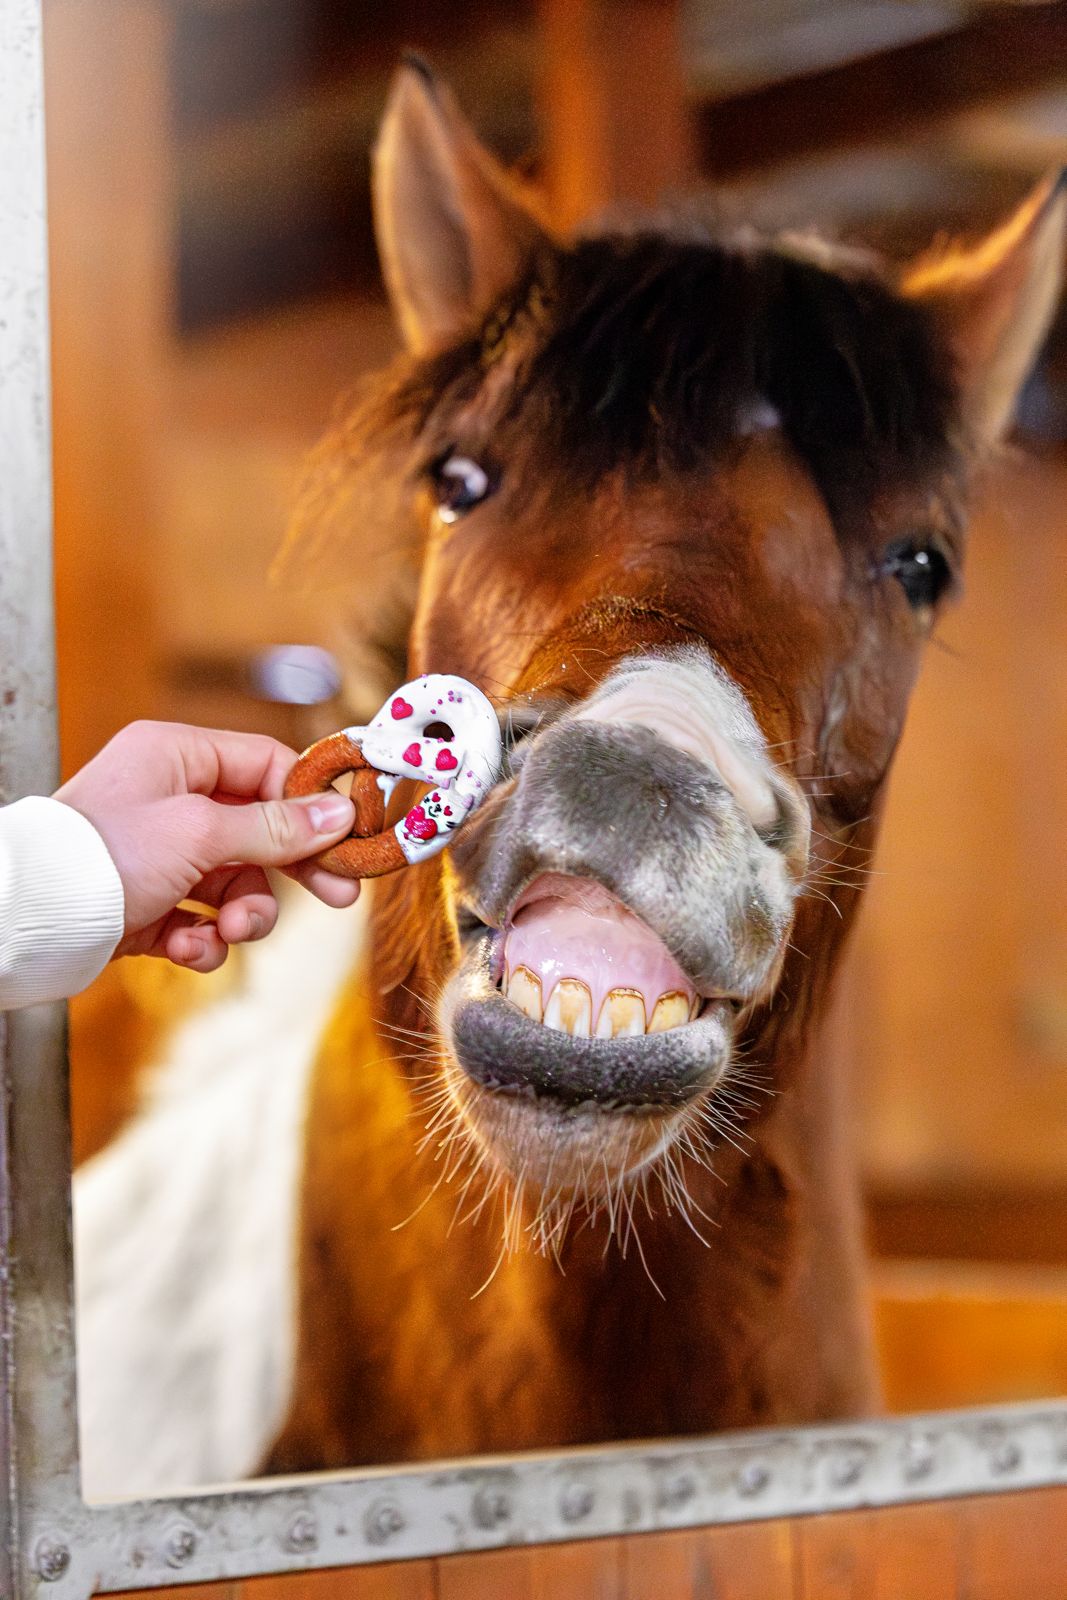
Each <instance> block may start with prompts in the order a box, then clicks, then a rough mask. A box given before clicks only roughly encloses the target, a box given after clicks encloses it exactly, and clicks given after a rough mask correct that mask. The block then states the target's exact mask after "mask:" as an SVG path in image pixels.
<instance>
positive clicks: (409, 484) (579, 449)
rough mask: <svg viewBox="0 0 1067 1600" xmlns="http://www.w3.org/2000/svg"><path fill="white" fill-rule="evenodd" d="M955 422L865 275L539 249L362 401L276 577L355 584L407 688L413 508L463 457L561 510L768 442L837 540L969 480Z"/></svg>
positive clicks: (703, 240)
mask: <svg viewBox="0 0 1067 1600" xmlns="http://www.w3.org/2000/svg"><path fill="white" fill-rule="evenodd" d="M958 412H959V399H958V394H957V389H956V384H955V380H954V375H953V367H952V360H951V357H950V354H949V352H948V350H947V348H946V346H945V344H944V342H943V340H942V338H941V336H940V334H939V330H938V327H937V325H936V323H935V321H934V319H933V317H932V316H931V314H930V312H929V310H928V309H927V308H926V307H925V306H924V305H921V304H919V303H917V302H915V301H912V300H908V299H905V298H903V297H902V296H901V295H900V294H898V293H897V292H895V290H894V289H893V287H892V285H891V283H890V281H889V278H888V276H887V275H886V274H885V273H884V272H883V270H882V269H881V267H880V266H879V264H878V263H877V261H876V260H875V259H874V258H873V257H867V256H866V255H863V254H861V253H859V252H856V251H848V250H842V249H839V248H837V247H833V246H830V245H828V244H826V243H825V241H822V240H814V239H810V238H809V239H797V238H795V237H785V236H783V237H782V238H780V239H777V240H774V239H771V240H761V239H759V238H757V237H756V236H754V235H751V234H743V235H736V236H733V237H730V238H718V237H716V236H714V235H713V234H711V233H707V234H703V235H702V234H700V233H698V232H697V231H695V230H694V229H693V228H692V227H687V228H686V229H684V230H679V231H677V232H671V231H669V230H665V229H658V230H656V231H644V232H642V231H634V232H621V231H617V232H611V233H605V234H601V235H594V236H590V237H586V238H581V239H579V240H577V241H576V242H575V243H573V244H571V245H569V246H549V245H546V246H544V247H542V248H541V249H540V250H539V251H538V252H537V253H536V254H535V255H534V256H533V257H532V258H531V259H530V261H529V262H528V264H527V268H526V270H525V272H524V273H523V275H522V276H521V277H520V279H519V280H518V281H517V282H516V283H514V284H513V285H512V286H511V288H510V289H509V290H508V291H507V293H506V294H505V295H504V296H503V297H501V298H500V299H499V300H498V301H497V302H496V303H495V304H494V305H493V306H492V307H491V308H490V309H489V310H488V312H487V313H486V314H485V315H484V317H483V318H482V320H481V321H480V323H479V324H478V325H477V326H476V327H474V328H473V329H472V330H471V331H470V332H469V333H468V334H467V336H465V337H463V338H461V339H459V340H458V341H457V342H455V343H453V344H451V345H449V346H448V347H446V348H445V349H443V350H440V351H437V352H435V353H433V354H430V355H428V356H422V357H414V356H404V357H401V358H400V359H399V360H398V362H397V363H396V365H395V366H394V368H393V369H392V370H391V371H388V372H386V373H384V374H382V373H378V374H373V375H371V376H370V377H369V378H368V379H367V380H366V381H365V383H364V386H363V389H362V392H361V394H360V395H359V397H358V398H357V401H356V403H355V404H354V405H353V404H349V407H348V409H347V412H344V413H342V416H341V420H340V421H339V422H338V423H337V425H336V426H335V427H334V429H333V430H332V431H331V432H330V433H329V434H328V435H327V436H326V438H325V439H324V440H323V441H322V443H321V444H320V445H319V447H318V449H317V450H316V452H315V453H314V455H313V457H312V459H311V462H310V464H309V470H308V472H307V474H306V476H305V481H304V486H303V490H302V493H301V495H300V497H299V499H298V502H297V505H296V507H295V511H294V514H293V518H292V521H291V525H290V532H289V536H288V539H287V542H286V546H285V549H284V551H283V555H282V558H281V566H282V568H283V570H284V571H285V573H286V575H287V576H288V575H290V574H293V573H298V572H300V571H302V570H304V571H308V572H310V573H314V574H315V575H316V577H317V578H319V579H322V578H325V579H326V581H328V582H329V581H339V582H342V583H344V585H345V587H346V589H347V590H348V594H349V599H348V601H347V603H346V607H345V610H346V612H347V615H348V627H349V632H350V633H351V635H352V637H358V638H359V639H360V641H361V651H360V654H361V661H360V671H361V673H363V674H364V675H365V672H366V665H365V663H366V657H367V641H368V640H370V641H372V644H375V645H376V646H377V647H378V653H379V654H380V655H383V656H385V657H387V658H388V667H387V669H386V673H385V676H389V674H390V673H393V674H394V675H395V673H396V671H398V670H399V669H400V667H401V665H402V658H403V649H404V644H405V641H406V632H407V625H408V622H409V620H410V615H411V607H412V604H413V599H414V594H415V590H416V587H417V582H418V571H419V564H420V559H421V533H420V529H419V524H418V517H417V512H416V498H417V497H416V494H415V490H416V489H417V487H418V485H419V483H420V481H421V480H422V477H423V475H424V474H425V472H426V469H427V468H428V467H429V466H430V465H431V464H432V463H433V462H434V460H435V459H437V458H440V456H441V455H442V454H444V453H447V452H448V451H450V450H452V449H457V448H458V449H461V450H466V451H469V452H470V453H480V454H482V455H483V456H485V457H486V458H487V459H489V460H490V461H496V462H498V463H499V464H500V465H501V466H503V465H504V464H507V465H508V467H509V470H510V468H511V467H512V466H513V465H516V466H519V467H521V466H522V465H523V464H525V466H526V468H527V470H528V475H529V476H530V487H531V490H532V489H533V488H534V487H536V489H537V491H538V493H539V494H544V495H551V494H553V493H554V492H559V493H570V492H574V491H577V492H583V491H589V490H591V489H593V488H595V486H596V485H597V484H598V483H600V482H602V481H604V480H605V479H606V478H608V477H609V476H610V475H612V474H616V473H620V472H621V473H622V474H623V475H624V476H625V477H626V478H628V479H631V480H635V479H638V480H644V481H646V482H647V481H649V480H652V479H657V478H658V479H661V480H663V481H665V482H667V483H669V481H670V480H671V479H672V478H674V477H676V476H686V475H692V474H696V473H700V472H708V471H711V470H713V469H714V467H715V466H716V464H717V463H718V462H720V461H722V460H724V459H725V458H727V457H728V456H729V453H730V451H731V450H732V449H737V448H738V447H739V446H740V445H741V443H742V442H743V440H744V437H745V435H746V433H748V432H750V431H751V430H752V428H753V427H754V426H756V427H758V426H760V425H767V424H768V423H770V424H772V425H776V426H780V428H781V430H782V434H783V435H784V437H785V439H786V440H787V441H788V443H789V444H790V446H791V447H792V449H793V450H794V451H795V453H796V455H797V456H798V458H799V460H800V461H801V462H802V464H803V465H804V467H805V468H806V469H807V470H808V472H809V473H810V475H811V476H812V478H813V480H814V482H815V483H816V485H817V487H818V489H819V490H820V492H821V494H822V495H823V498H824V499H825V501H826V503H827V505H828V507H829V509H830V511H831V514H832V516H833V518H834V521H835V523H836V524H837V525H838V527H839V528H840V529H844V528H846V527H847V526H848V524H849V522H850V520H852V519H853V518H854V517H855V515H856V513H857V512H859V513H860V514H862V513H863V511H864V510H865V509H866V508H867V507H869V506H870V505H871V504H872V503H873V502H874V501H875V500H876V499H877V498H878V496H879V495H881V494H882V493H884V492H896V491H898V490H900V489H904V490H911V491H914V490H917V489H921V488H922V487H923V486H924V485H926V486H929V487H930V488H932V489H933V490H934V491H935V492H938V493H940V492H941V490H942V489H943V488H944V487H945V486H946V485H947V486H949V487H950V488H951V486H952V485H955V484H957V483H958V482H959V481H960V480H961V478H962V472H963V468H964V466H965V456H964V454H963V452H962V450H961V448H960V440H961V437H962V434H961V429H960V424H959V415H958ZM950 498H951V495H950ZM354 573H355V574H358V576H359V580H360V581H359V584H358V592H355V593H354V592H353V589H352V585H351V579H352V575H353V574H354ZM383 681H384V680H383Z"/></svg>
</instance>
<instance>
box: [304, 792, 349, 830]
mask: <svg viewBox="0 0 1067 1600" xmlns="http://www.w3.org/2000/svg"><path fill="white" fill-rule="evenodd" d="M355 814H356V813H355V807H354V806H353V804H352V802H351V800H349V799H348V798H347V796H346V795H343V794H320V795H316V796H315V799H314V801H313V802H312V804H311V805H309V806H308V816H309V817H310V819H311V826H312V828H313V829H314V830H315V832H316V833H336V832H337V831H338V829H339V828H345V827H351V826H352V823H353V822H354V820H355Z"/></svg>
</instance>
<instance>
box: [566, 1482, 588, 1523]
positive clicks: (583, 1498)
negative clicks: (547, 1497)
mask: <svg viewBox="0 0 1067 1600" xmlns="http://www.w3.org/2000/svg"><path fill="white" fill-rule="evenodd" d="M595 1502H596V1496H595V1495H594V1493H593V1491H592V1489H591V1488H590V1487H589V1485H588V1484H587V1483H569V1484H568V1485H567V1487H566V1488H565V1489H564V1491H563V1493H562V1495H561V1496H560V1501H559V1514H560V1516H561V1517H562V1518H563V1520H564V1522H581V1520H582V1518H583V1517H587V1516H588V1515H589V1513H590V1511H592V1509H593V1506H594V1504H595Z"/></svg>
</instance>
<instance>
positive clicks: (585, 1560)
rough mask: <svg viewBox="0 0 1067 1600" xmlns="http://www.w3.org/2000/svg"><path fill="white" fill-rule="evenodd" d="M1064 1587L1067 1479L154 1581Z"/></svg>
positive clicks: (987, 1590) (853, 1599)
mask: <svg viewBox="0 0 1067 1600" xmlns="http://www.w3.org/2000/svg"><path fill="white" fill-rule="evenodd" d="M149 1595H154V1596H156V1597H157V1600H180V1597H181V1596H183V1595H184V1596H193V1597H199V1600H1064V1596H1065V1595H1067V1488H1064V1489H1048V1490H1032V1491H1030V1492H1028V1493H1023V1494H1008V1495H996V1496H975V1497H972V1498H966V1499H961V1500H942V1501H931V1502H928V1503H926V1504H920V1505H913V1506H898V1507H893V1508H891V1509H888V1510H884V1511H851V1512H850V1511H845V1512H834V1513H833V1514H830V1515H826V1516H817V1517H795V1518H790V1519H787V1520H784V1521H775V1522H754V1523H743V1524H734V1525H731V1526H728V1527H717V1528H701V1529H695V1530H693V1531H686V1532H675V1533H646V1534H634V1535H631V1536H629V1537H627V1538H624V1539H597V1540H589V1541H586V1542H578V1543H574V1544H568V1545H558V1546H553V1545H542V1546H538V1547H532V1548H531V1547H526V1548H522V1549H517V1550H501V1551H493V1552H491V1553H489V1554H482V1555H458V1556H448V1557H445V1558H442V1559H440V1560H436V1561H412V1562H404V1563H402V1564H397V1565H390V1566H377V1567H363V1568H347V1569H344V1570H341V1571H332V1572H316V1573H304V1574H293V1575H289V1576H285V1577H274V1578H256V1579H251V1580H245V1581H243V1582H239V1583H220V1584H210V1585H206V1586H203V1587H198V1588H195V1589H153V1590H146V1591H144V1600H148V1597H149Z"/></svg>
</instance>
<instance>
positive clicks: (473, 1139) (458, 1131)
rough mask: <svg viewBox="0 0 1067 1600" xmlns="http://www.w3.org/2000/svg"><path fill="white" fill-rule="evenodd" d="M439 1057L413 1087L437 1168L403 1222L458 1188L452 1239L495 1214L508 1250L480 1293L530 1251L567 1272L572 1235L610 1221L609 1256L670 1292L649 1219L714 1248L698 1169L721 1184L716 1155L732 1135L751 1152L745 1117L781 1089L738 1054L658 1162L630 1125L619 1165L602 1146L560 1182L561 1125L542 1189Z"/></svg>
mask: <svg viewBox="0 0 1067 1600" xmlns="http://www.w3.org/2000/svg"><path fill="white" fill-rule="evenodd" d="M428 1043H429V1041H428ZM429 1053H430V1052H429V1051H428V1052H427V1054H428V1055H429ZM435 1059H436V1069H435V1070H434V1071H431V1072H429V1073H426V1074H423V1075H421V1077H420V1079H419V1080H418V1081H416V1082H414V1083H413V1089H414V1094H415V1098H416V1108H417V1109H418V1110H419V1111H420V1112H421V1113H422V1115H424V1116H425V1117H426V1122H425V1127H424V1131H423V1134H422V1136H421V1138H420V1139H419V1141H418V1144H417V1146H416V1149H417V1153H418V1154H420V1155H421V1154H423V1153H424V1152H426V1151H428V1150H430V1149H431V1147H432V1149H433V1153H432V1160H433V1163H434V1165H435V1166H436V1167H437V1168H438V1171H437V1175H436V1178H435V1181H434V1182H433V1184H432V1185H431V1187H430V1188H429V1190H428V1192H427V1194H426V1195H425V1196H424V1197H423V1199H422V1200H421V1201H420V1203H419V1205H418V1206H417V1207H416V1208H415V1210H414V1211H413V1212H412V1213H411V1214H410V1216H408V1217H407V1218H405V1219H404V1222H402V1223H398V1224H397V1225H396V1226H397V1227H398V1228H399V1227H403V1226H406V1224H407V1222H409V1221H411V1220H413V1219H414V1217H416V1216H418V1215H419V1214H420V1213H421V1212H422V1211H423V1209H424V1208H425V1206H426V1205H428V1204H429V1203H430V1201H431V1200H432V1199H433V1198H434V1196H435V1195H437V1194H438V1193H439V1192H440V1191H441V1190H443V1189H445V1188H448V1187H452V1186H453V1185H455V1186H456V1197H455V1203H454V1205H453V1207H452V1213H451V1217H450V1218H449V1221H448V1223H447V1226H446V1229H445V1236H446V1237H449V1236H451V1234H452V1233H453V1232H454V1231H455V1229H457V1228H460V1227H466V1226H477V1225H479V1224H480V1223H481V1222H482V1219H483V1218H485V1217H486V1216H487V1215H488V1216H489V1217H490V1218H495V1223H494V1226H495V1228H496V1229H497V1231H498V1236H499V1241H500V1244H499V1250H498V1253H497V1256H496V1259H495V1261H494V1264H493V1268H492V1271H491V1272H490V1273H489V1275H488V1276H487V1278H486V1279H485V1281H484V1283H482V1284H481V1285H480V1286H479V1288H478V1289H477V1290H476V1291H475V1295H480V1294H482V1293H484V1292H485V1290H486V1289H488V1287H489V1286H490V1284H491V1283H492V1282H493V1280H494V1279H495V1277H496V1276H497V1274H498V1273H499V1271H500V1268H501V1266H502V1265H503V1263H504V1262H505V1261H506V1260H507V1259H508V1258H509V1257H511V1256H513V1255H515V1254H517V1253H518V1252H519V1251H521V1250H524V1249H529V1250H532V1251H533V1252H534V1253H535V1254H537V1255H541V1256H543V1257H545V1258H546V1259H550V1260H552V1261H553V1262H554V1263H555V1265H556V1267H557V1268H558V1270H559V1271H560V1272H563V1271H564V1257H563V1251H564V1245H565V1242H566V1240H567V1238H568V1237H569V1236H571V1235H572V1234H573V1235H575V1236H577V1235H579V1234H581V1233H582V1232H583V1231H585V1230H586V1229H594V1228H597V1227H599V1225H600V1222H601V1219H602V1218H603V1220H604V1223H605V1235H604V1249H603V1253H604V1254H605V1255H606V1254H607V1252H608V1251H609V1250H610V1248H611V1246H612V1244H615V1245H616V1247H617V1248H618V1249H619V1252H620V1254H621V1256H622V1257H623V1259H625V1258H626V1257H627V1256H628V1255H629V1253H630V1252H631V1250H632V1251H634V1252H635V1253H636V1256H637V1258H638V1259H639V1260H640V1263H641V1267H642V1270H643V1271H644V1273H645V1275H646V1276H647V1277H648V1280H649V1282H650V1284H652V1286H653V1288H654V1289H655V1291H656V1293H657V1294H659V1295H661V1296H662V1294H663V1291H662V1289H661V1287H660V1285H659V1284H658V1283H657V1282H656V1279H655V1277H654V1276H653V1274H652V1272H651V1270H650V1266H649V1262H648V1259H647V1256H646V1252H645V1248H644V1243H643V1240H642V1237H641V1232H642V1225H643V1224H645V1223H647V1222H653V1221H654V1220H655V1218H656V1216H657V1215H658V1214H660V1213H661V1212H662V1214H663V1215H665V1216H668V1217H679V1218H680V1219H681V1221H682V1222H683V1223H684V1225H685V1226H686V1228H687V1229H688V1230H689V1231H690V1232H691V1233H692V1235H693V1237H694V1238H696V1239H697V1240H698V1241H699V1242H700V1243H701V1244H703V1245H704V1246H705V1248H707V1247H708V1244H709V1240H708V1238H707V1236H706V1234H705V1232H704V1231H703V1229H702V1226H701V1225H702V1224H703V1225H706V1226H707V1227H718V1226H719V1223H718V1221H717V1220H716V1218H715V1217H714V1216H711V1215H709V1213H708V1212H707V1211H706V1210H705V1209H704V1208H703V1207H702V1206H701V1205H700V1204H699V1202H698V1201H697V1199H696V1197H695V1196H694V1194H693V1193H692V1189H691V1184H690V1181H689V1169H690V1167H694V1168H699V1169H700V1170H701V1171H704V1172H707V1173H708V1174H709V1175H710V1176H712V1177H715V1178H717V1179H718V1180H719V1181H720V1182H722V1181H723V1180H722V1178H721V1176H720V1175H719V1174H718V1173H716V1171H715V1168H714V1164H713V1160H712V1154H713V1150H714V1145H715V1143H716V1142H718V1141H719V1140H724V1141H726V1142H728V1143H730V1144H731V1145H733V1146H734V1148H735V1149H737V1150H738V1151H740V1152H741V1153H742V1154H747V1153H749V1151H750V1149H751V1144H750V1141H749V1140H748V1139H747V1137H746V1136H745V1135H744V1134H743V1132H742V1131H741V1128H742V1123H743V1120H744V1118H745V1117H746V1115H748V1114H752V1113H754V1112H756V1111H757V1110H758V1109H759V1104H760V1101H759V1099H757V1098H756V1096H769V1095H772V1094H773V1093H774V1092H775V1091H774V1089H773V1087H772V1086H770V1085H769V1084H768V1083H767V1082H766V1081H765V1080H764V1079H763V1078H762V1075H761V1074H759V1072H758V1071H756V1070H754V1069H753V1068H752V1067H751V1066H749V1065H746V1064H745V1063H744V1062H743V1061H740V1060H734V1061H732V1062H731V1064H730V1067H729V1068H728V1070H727V1073H726V1074H725V1076H724V1078H723V1079H722V1080H721V1082H720V1083H719V1084H718V1085H717V1086H716V1088H715V1089H714V1090H713V1091H712V1092H711V1093H710V1094H709V1095H707V1096H705V1097H704V1098H703V1099H702V1100H700V1101H697V1102H694V1103H693V1104H691V1105H688V1106H686V1107H685V1108H684V1109H683V1110H682V1112H681V1113H680V1114H679V1116H678V1118H677V1121H676V1123H675V1124H674V1126H673V1127H671V1129H670V1130H669V1133H668V1134H666V1135H665V1137H664V1140H663V1143H662V1146H661V1148H659V1149H658V1150H657V1151H656V1153H655V1154H654V1155H653V1156H652V1158H651V1159H649V1160H647V1161H645V1162H643V1163H641V1162H640V1161H639V1160H638V1158H637V1155H636V1148H637V1139H638V1133H639V1126H638V1123H637V1122H636V1121H634V1122H633V1124H632V1125H630V1126H629V1127H628V1128H627V1129H626V1137H625V1142H624V1145H623V1148H622V1151H621V1154H620V1157H619V1159H618V1164H617V1166H614V1167H613V1166H609V1162H608V1158H607V1154H606V1153H605V1151H604V1150H603V1149H597V1150H596V1151H594V1152H593V1154H592V1157H591V1161H590V1160H589V1159H587V1158H586V1157H584V1156H583V1157H581V1158H580V1160H579V1166H578V1171H577V1173H575V1172H574V1171H573V1170H571V1171H570V1172H569V1174H568V1177H567V1178H566V1180H565V1181H564V1180H558V1181H557V1179H556V1173H557V1172H558V1171H559V1169H560V1158H561V1157H562V1156H563V1155H564V1154H566V1155H567V1156H568V1157H569V1158H570V1160H571V1162H572V1163H573V1157H574V1152H573V1150H572V1149H569V1147H568V1140H567V1137H566V1133H565V1132H564V1130H562V1129H561V1130H560V1131H559V1132H558V1134H557V1136H556V1139H555V1143H554V1145H553V1147H552V1149H551V1151H550V1152H549V1154H548V1162H547V1168H546V1171H545V1177H544V1179H543V1180H540V1181H539V1182H538V1183H537V1185H533V1184H531V1182H530V1178H529V1170H530V1168H529V1157H528V1155H524V1154H523V1151H522V1149H521V1147H520V1148H519V1149H517V1151H516V1155H517V1158H518V1164H517V1171H516V1170H508V1169H507V1168H505V1167H503V1166H502V1165H501V1164H500V1163H499V1161H498V1160H497V1159H496V1157H495V1156H494V1154H493V1152H492V1150H491V1148H490V1147H489V1146H488V1145H486V1144H485V1143H484V1141H483V1140H482V1139H480V1138H479V1136H478V1133H477V1130H476V1125H475V1123H474V1121H473V1118H472V1116H471V1105H472V1102H473V1100H474V1098H475V1095H476V1091H475V1089H474V1088H473V1086H472V1085H471V1084H470V1083H469V1082H468V1080H467V1079H466V1078H465V1076H464V1075H463V1073H462V1072H461V1071H460V1070H459V1069H458V1068H457V1067H456V1065H455V1063H454V1061H452V1059H451V1057H450V1056H449V1055H448V1054H447V1052H444V1051H441V1050H438V1051H436V1052H435Z"/></svg>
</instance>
